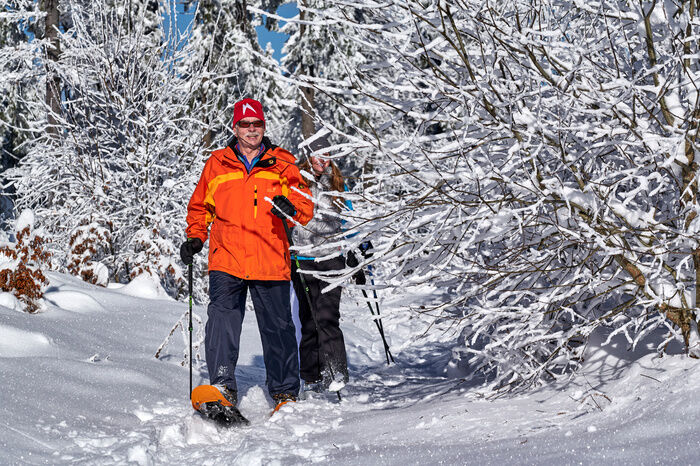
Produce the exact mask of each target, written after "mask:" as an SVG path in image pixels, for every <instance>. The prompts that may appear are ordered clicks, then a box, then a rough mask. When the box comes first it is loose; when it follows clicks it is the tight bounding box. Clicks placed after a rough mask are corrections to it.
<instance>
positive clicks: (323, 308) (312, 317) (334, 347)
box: [292, 257, 348, 382]
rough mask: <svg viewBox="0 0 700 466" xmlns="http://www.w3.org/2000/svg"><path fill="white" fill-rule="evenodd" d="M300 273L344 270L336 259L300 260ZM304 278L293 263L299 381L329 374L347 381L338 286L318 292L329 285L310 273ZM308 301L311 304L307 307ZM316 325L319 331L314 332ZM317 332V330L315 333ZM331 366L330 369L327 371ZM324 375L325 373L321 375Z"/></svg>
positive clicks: (337, 258) (309, 380)
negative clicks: (297, 319)
mask: <svg viewBox="0 0 700 466" xmlns="http://www.w3.org/2000/svg"><path fill="white" fill-rule="evenodd" d="M299 265H300V266H301V269H302V270H309V271H319V272H328V271H331V270H341V269H343V267H345V261H344V259H343V258H342V257H336V258H333V259H328V260H324V261H319V262H315V261H313V260H300V261H299ZM303 275H304V283H305V284H306V287H307V288H308V293H309V296H308V298H307V295H306V293H307V291H306V289H305V288H304V285H303V284H302V281H301V278H300V277H299V273H298V272H297V267H296V263H295V262H292V282H293V284H294V292H295V294H296V295H297V301H299V320H300V321H301V342H300V344H299V355H300V356H301V358H300V360H301V378H302V379H304V380H305V381H306V382H316V381H320V380H323V379H324V378H326V377H327V376H328V375H330V372H331V371H332V372H333V375H335V376H336V377H338V376H342V378H343V380H345V381H346V382H347V381H348V357H347V354H346V352H345V339H344V338H343V332H342V331H341V330H340V295H341V293H342V289H341V288H340V287H336V288H333V289H332V290H330V291H328V292H326V293H321V290H322V289H323V288H325V287H326V286H328V282H326V281H323V280H319V279H318V278H315V277H313V276H312V275H309V274H303ZM309 299H311V305H312V307H313V308H310V307H309ZM317 325H318V329H317ZM317 330H318V331H317ZM328 366H330V369H329V368H328ZM324 372H328V373H327V374H324Z"/></svg>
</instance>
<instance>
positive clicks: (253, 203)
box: [187, 138, 314, 280]
mask: <svg viewBox="0 0 700 466" xmlns="http://www.w3.org/2000/svg"><path fill="white" fill-rule="evenodd" d="M232 141H233V142H231V143H229V146H228V147H226V148H224V149H219V150H216V151H214V152H212V154H211V157H210V158H209V160H207V163H206V164H205V165H204V170H202V176H201V177H200V179H199V183H198V184H197V187H196V188H195V190H194V193H193V194H192V198H191V199H190V203H189V204H188V205H187V237H188V238H199V239H201V240H202V242H205V241H206V240H207V230H208V227H209V225H210V224H211V241H210V243H209V270H210V271H212V270H219V271H222V272H226V273H228V274H231V275H233V276H235V277H238V278H243V279H246V280H289V278H290V265H291V264H290V259H289V243H288V241H287V235H286V233H285V231H284V226H283V225H282V220H280V219H279V218H278V217H276V216H275V215H273V214H272V212H271V211H270V209H271V207H272V204H270V202H269V201H267V200H265V198H269V199H272V198H273V197H274V196H276V195H278V194H281V195H283V196H287V198H289V200H290V201H291V202H292V204H294V207H296V210H297V212H296V215H295V216H294V220H296V221H297V222H299V223H301V224H302V225H306V224H307V223H308V222H309V220H311V217H312V215H313V211H314V205H313V203H312V202H311V199H310V198H311V191H310V190H309V188H308V186H306V184H304V183H303V181H302V179H301V175H300V174H299V169H298V168H297V167H296V165H295V164H294V162H295V159H294V156H293V155H292V154H290V153H289V152H287V151H286V150H284V149H282V148H279V147H276V146H273V145H272V144H270V141H269V140H268V139H267V138H264V139H263V144H264V145H265V147H266V150H265V151H264V152H263V154H262V155H261V156H259V160H258V161H257V163H256V164H255V165H254V166H253V167H252V168H251V170H250V173H248V172H247V170H246V168H245V165H244V164H243V162H242V161H241V160H240V159H239V156H240V157H243V156H242V155H240V153H238V151H237V150H234V149H233V148H234V147H235V146H236V140H235V138H234V139H233V140H232ZM295 188H296V189H298V190H299V191H301V192H303V193H305V194H306V195H308V196H309V197H308V198H307V197H304V196H303V195H302V194H300V193H299V192H297V191H296V190H295ZM290 225H291V223H290Z"/></svg>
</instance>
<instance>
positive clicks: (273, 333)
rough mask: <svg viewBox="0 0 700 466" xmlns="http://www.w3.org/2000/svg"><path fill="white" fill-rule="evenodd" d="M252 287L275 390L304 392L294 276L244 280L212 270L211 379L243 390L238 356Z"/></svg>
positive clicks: (207, 347) (208, 350) (207, 338)
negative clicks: (291, 293)
mask: <svg viewBox="0 0 700 466" xmlns="http://www.w3.org/2000/svg"><path fill="white" fill-rule="evenodd" d="M248 289H250V296H251V298H252V299H253V307H254V308H255V316H256V318H257V320H258V330H259V331H260V339H261V341H262V347H263V360H264V362H265V372H266V374H267V381H266V383H267V389H268V392H269V393H270V396H272V395H277V394H279V393H288V394H292V395H295V396H296V395H297V394H298V393H299V359H298V350H297V342H296V336H295V330H294V323H293V322H292V312H291V308H290V305H289V282H288V281H262V280H243V279H241V278H237V277H234V276H233V275H230V274H227V273H225V272H220V271H216V270H213V271H211V272H209V299H210V301H209V307H208V309H207V315H208V317H209V319H208V320H207V325H206V329H205V331H206V333H205V337H204V345H205V354H206V359H207V368H208V369H209V381H210V383H211V384H212V385H216V384H222V385H226V386H227V387H228V388H229V389H231V390H234V391H237V390H238V389H237V386H236V377H235V375H234V371H235V370H236V362H237V361H238V353H239V348H240V340H241V326H242V325H243V316H244V314H245V301H246V295H247V292H248Z"/></svg>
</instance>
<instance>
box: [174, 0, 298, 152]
mask: <svg viewBox="0 0 700 466" xmlns="http://www.w3.org/2000/svg"><path fill="white" fill-rule="evenodd" d="M275 3H276V2H270V1H267V2H260V1H257V2H246V1H245V0H221V1H212V0H206V1H199V2H197V3H196V10H195V17H194V24H193V30H192V34H191V36H190V38H189V44H190V47H191V49H192V50H193V55H192V57H190V58H189V59H188V61H187V63H186V64H184V63H183V66H185V67H186V68H187V70H188V71H187V72H188V73H189V72H195V73H199V74H200V75H201V79H200V80H198V81H194V82H192V85H193V86H194V89H195V90H196V91H195V96H196V99H198V107H199V112H200V113H198V114H197V115H196V116H197V118H199V119H201V120H202V121H204V122H206V132H205V133H204V134H202V137H203V140H204V144H205V145H206V146H208V147H212V148H215V147H218V146H221V145H223V144H225V142H226V141H227V140H228V139H229V138H230V137H231V136H232V134H233V133H232V128H231V121H232V119H233V105H234V103H235V102H236V101H238V100H241V99H243V98H245V97H250V98H254V99H256V100H259V101H261V102H262V104H263V108H264V109H265V118H266V121H267V133H268V135H269V136H270V137H271V138H272V139H273V140H274V141H275V142H277V143H278V144H282V143H283V142H284V141H282V140H281V139H280V138H281V136H282V135H283V134H284V133H283V131H282V128H283V126H284V125H285V120H286V115H285V112H284V106H283V102H281V96H283V95H284V91H283V88H282V87H281V86H280V79H279V69H278V67H277V64H276V62H275V61H274V59H273V58H272V57H271V54H270V53H269V51H263V50H262V49H261V48H260V45H259V44H258V39H257V34H256V32H255V27H256V26H257V25H259V22H258V20H256V18H257V17H256V16H254V15H253V14H252V13H250V12H249V11H248V6H249V4H250V5H251V6H254V7H265V8H274V7H275Z"/></svg>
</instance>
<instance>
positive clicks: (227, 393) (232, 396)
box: [214, 385, 238, 406]
mask: <svg viewBox="0 0 700 466" xmlns="http://www.w3.org/2000/svg"><path fill="white" fill-rule="evenodd" d="M214 387H216V389H217V390H219V391H220V392H221V394H222V395H224V398H226V400H227V401H228V402H229V403H231V404H232V405H233V406H237V405H238V392H237V391H236V390H231V389H230V388H228V387H227V386H226V385H214Z"/></svg>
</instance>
